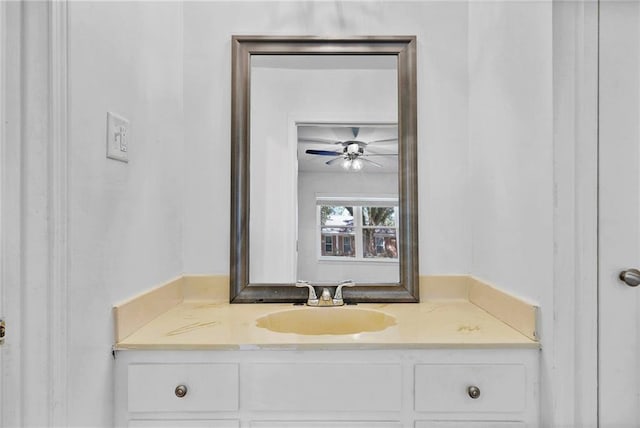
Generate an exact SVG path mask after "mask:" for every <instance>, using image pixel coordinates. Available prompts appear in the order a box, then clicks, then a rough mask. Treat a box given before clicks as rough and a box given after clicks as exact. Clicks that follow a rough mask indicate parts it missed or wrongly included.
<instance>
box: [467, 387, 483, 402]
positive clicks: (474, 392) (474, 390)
mask: <svg viewBox="0 0 640 428" xmlns="http://www.w3.org/2000/svg"><path fill="white" fill-rule="evenodd" d="M467 394H469V397H471V398H473V399H474V400H475V399H477V398H478V397H480V388H478V387H477V386H473V385H471V386H470V387H468V388H467Z"/></svg>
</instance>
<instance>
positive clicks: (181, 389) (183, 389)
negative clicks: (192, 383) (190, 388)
mask: <svg viewBox="0 0 640 428" xmlns="http://www.w3.org/2000/svg"><path fill="white" fill-rule="evenodd" d="M175 393H176V397H178V398H182V397H184V396H185V395H187V386H186V385H178V386H176V390H175Z"/></svg>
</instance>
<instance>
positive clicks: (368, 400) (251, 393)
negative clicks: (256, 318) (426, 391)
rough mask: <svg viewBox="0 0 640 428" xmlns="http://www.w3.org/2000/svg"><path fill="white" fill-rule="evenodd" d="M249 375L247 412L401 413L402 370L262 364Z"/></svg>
mask: <svg viewBox="0 0 640 428" xmlns="http://www.w3.org/2000/svg"><path fill="white" fill-rule="evenodd" d="M245 375H246V379H248V380H249V382H250V383H248V384H247V388H246V391H245V393H243V394H246V401H245V402H244V403H243V406H245V405H246V409H248V410H254V411H286V412H296V413H308V412H309V411H311V410H315V411H327V412H385V411H387V412H388V411H399V410H400V409H401V408H402V388H401V385H402V367H401V366H400V365H399V364H364V363H363V364H336V363H327V362H319V363H288V364H281V363H265V364H260V363H257V364H250V365H248V366H247V369H246V373H245V372H243V377H245ZM243 396H244V395H243ZM310 406H311V407H310ZM313 407H315V409H313Z"/></svg>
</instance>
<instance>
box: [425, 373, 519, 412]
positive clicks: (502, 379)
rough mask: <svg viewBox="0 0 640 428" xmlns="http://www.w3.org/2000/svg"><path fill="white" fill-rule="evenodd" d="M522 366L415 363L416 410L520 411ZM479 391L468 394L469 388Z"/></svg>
mask: <svg viewBox="0 0 640 428" xmlns="http://www.w3.org/2000/svg"><path fill="white" fill-rule="evenodd" d="M525 382H526V374H525V367H524V366H522V365H519V364H497V365H493V364H492V365H482V364H479V365H466V364H418V365H416V366H415V409H416V411H419V412H442V413H448V412H456V413H457V412H495V413H503V412H506V413H509V412H522V411H523V410H524V409H525V401H526V399H525V397H526V388H525ZM470 386H475V387H477V388H478V389H479V392H480V395H479V396H478V397H477V398H475V399H474V398H471V397H470V394H469V391H468V388H469V387H470Z"/></svg>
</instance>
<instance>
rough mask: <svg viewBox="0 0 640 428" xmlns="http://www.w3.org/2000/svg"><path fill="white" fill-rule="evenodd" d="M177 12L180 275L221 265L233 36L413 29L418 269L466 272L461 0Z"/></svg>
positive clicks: (225, 256) (233, 5) (225, 259)
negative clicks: (180, 30)
mask: <svg viewBox="0 0 640 428" xmlns="http://www.w3.org/2000/svg"><path fill="white" fill-rule="evenodd" d="M184 18H185V32H184V46H185V52H184V78H185V87H184V90H185V99H184V103H185V104H184V106H185V162H186V164H187V165H189V168H187V170H186V171H185V174H186V176H185V178H186V191H185V223H184V224H185V228H184V241H183V242H184V244H183V247H184V263H185V264H184V269H185V271H186V272H189V273H212V274H228V272H229V233H228V224H229V202H228V201H229V188H230V179H229V175H230V171H229V158H230V154H229V153H230V151H229V141H230V122H231V118H230V108H229V106H230V105H231V99H230V81H231V73H230V72H231V65H230V59H231V51H230V40H231V35H233V34H287V35H290V34H310V35H332V36H336V35H357V34H362V35H370V34H414V35H416V36H417V40H418V44H417V59H418V63H417V67H418V94H417V99H418V115H419V117H418V140H419V143H418V144H419V147H418V156H419V158H418V165H419V166H418V171H419V177H418V180H419V183H418V184H419V193H420V205H419V210H420V219H419V224H420V237H419V241H420V269H421V274H423V275H424V274H435V273H440V274H447V273H469V272H470V265H471V261H470V260H471V233H470V221H469V216H468V208H469V207H468V204H467V162H466V159H467V151H468V150H467V18H468V16H467V5H466V3H464V2H397V1H389V2H375V3H374V2H340V3H333V2H317V3H313V2H262V3H260V2H211V3H203V2H189V3H185V5H184Z"/></svg>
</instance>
